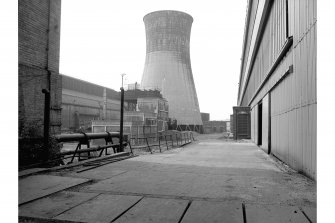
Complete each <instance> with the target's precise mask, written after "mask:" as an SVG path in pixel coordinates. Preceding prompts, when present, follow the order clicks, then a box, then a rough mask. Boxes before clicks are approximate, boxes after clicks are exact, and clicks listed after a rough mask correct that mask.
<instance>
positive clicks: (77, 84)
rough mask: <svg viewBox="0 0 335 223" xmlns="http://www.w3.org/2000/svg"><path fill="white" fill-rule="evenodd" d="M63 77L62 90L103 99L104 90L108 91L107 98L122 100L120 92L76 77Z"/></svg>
mask: <svg viewBox="0 0 335 223" xmlns="http://www.w3.org/2000/svg"><path fill="white" fill-rule="evenodd" d="M61 75H62V88H63V89H68V90H72V91H77V92H81V93H85V94H90V95H95V96H99V97H103V92H104V88H106V89H107V90H106V91H107V98H108V99H115V100H120V92H117V91H115V90H113V89H110V88H107V87H104V86H100V85H97V84H93V83H90V82H87V81H84V80H80V79H77V78H74V77H70V76H67V75H64V74H61Z"/></svg>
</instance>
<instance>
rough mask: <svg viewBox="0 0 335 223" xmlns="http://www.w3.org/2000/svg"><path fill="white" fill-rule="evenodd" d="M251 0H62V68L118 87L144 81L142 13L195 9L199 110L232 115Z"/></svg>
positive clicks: (194, 63)
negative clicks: (122, 82) (122, 80)
mask: <svg viewBox="0 0 335 223" xmlns="http://www.w3.org/2000/svg"><path fill="white" fill-rule="evenodd" d="M246 7H247V0H238V1H231V0H230V1H229V0H226V1H224V0H207V1H188V0H169V1H166V0H165V1H159V0H141V1H138V0H137V1H136V0H122V1H114V0H94V1H93V0H67V1H62V14H61V19H62V23H61V50H60V73H61V74H65V75H69V76H73V77H76V78H79V79H82V80H85V81H89V82H92V83H95V84H99V85H102V86H106V87H109V88H112V89H114V90H119V89H120V86H121V74H122V73H126V74H127V75H126V76H125V77H126V80H125V83H126V84H127V83H134V82H135V81H137V82H139V83H140V82H141V78H142V73H143V69H144V62H145V48H146V45H145V44H146V40H145V28H144V23H143V16H145V15H146V14H147V13H150V12H153V11H157V10H178V11H183V12H186V13H188V14H190V15H191V16H192V17H193V19H194V21H193V25H192V30H191V42H190V53H191V65H192V72H193V77H194V82H195V87H196V90H197V95H198V100H199V105H200V111H201V112H207V113H210V117H211V120H224V119H229V115H230V114H232V106H235V105H236V100H237V90H238V79H239V72H240V58H241V54H242V41H243V32H244V22H245V16H246Z"/></svg>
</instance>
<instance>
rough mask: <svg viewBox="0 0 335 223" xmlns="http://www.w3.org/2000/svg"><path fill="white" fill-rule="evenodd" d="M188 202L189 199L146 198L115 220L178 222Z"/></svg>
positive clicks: (126, 222) (125, 221)
mask: <svg viewBox="0 0 335 223" xmlns="http://www.w3.org/2000/svg"><path fill="white" fill-rule="evenodd" d="M187 204H188V201H187V200H175V199H161V198H144V199H142V200H141V201H140V202H139V203H138V204H136V205H135V206H134V207H133V208H131V209H130V210H129V211H127V212H126V213H125V214H124V215H122V216H121V217H120V218H118V219H117V220H116V221H115V222H118V223H119V222H124V223H130V222H135V223H137V222H141V223H146V222H166V223H168V222H171V223H172V222H173V223H177V222H178V221H179V219H180V218H181V216H182V214H183V212H184V210H185V209H186V207H187Z"/></svg>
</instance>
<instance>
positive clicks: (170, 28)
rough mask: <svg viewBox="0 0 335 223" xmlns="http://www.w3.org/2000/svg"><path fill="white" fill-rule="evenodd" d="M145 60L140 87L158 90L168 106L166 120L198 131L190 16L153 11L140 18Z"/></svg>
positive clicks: (198, 118) (199, 120)
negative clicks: (191, 54) (171, 120)
mask: <svg viewBox="0 0 335 223" xmlns="http://www.w3.org/2000/svg"><path fill="white" fill-rule="evenodd" d="M143 21H144V23H145V31H146V59H145V67H144V72H143V76H142V82H141V86H142V87H143V88H144V89H160V90H161V92H162V95H163V97H164V98H166V99H167V100H168V103H169V117H170V118H174V119H176V120H177V124H178V128H179V129H182V130H195V131H199V130H200V128H201V127H202V121H201V115H200V109H199V103H198V97H197V93H196V90H195V85H194V80H193V74H192V69H191V60H190V35H191V26H192V22H193V18H192V16H190V15H188V14H186V13H184V12H178V11H156V12H152V13H149V14H147V15H146V16H144V18H143Z"/></svg>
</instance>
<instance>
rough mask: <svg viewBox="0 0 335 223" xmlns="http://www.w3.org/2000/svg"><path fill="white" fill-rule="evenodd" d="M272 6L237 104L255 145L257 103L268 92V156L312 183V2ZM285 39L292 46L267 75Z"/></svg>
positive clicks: (278, 2)
mask: <svg viewBox="0 0 335 223" xmlns="http://www.w3.org/2000/svg"><path fill="white" fill-rule="evenodd" d="M272 2H273V3H272V7H271V11H270V14H269V17H268V21H267V23H266V25H265V29H264V33H263V37H262V39H261V43H260V45H259V49H258V52H257V55H256V59H255V61H254V63H253V67H252V71H251V74H250V79H249V82H248V83H247V85H246V91H245V94H244V95H243V96H242V95H241V92H240V97H243V98H242V100H241V104H240V105H242V106H248V105H250V106H251V107H252V111H251V137H252V139H253V140H254V141H256V140H257V134H258V130H257V117H258V114H257V113H258V111H257V104H258V103H259V102H260V101H261V100H262V98H263V97H264V96H266V95H267V94H269V95H270V99H271V100H270V118H271V124H270V125H271V126H270V128H271V130H270V133H271V152H272V153H273V154H274V155H275V156H277V157H278V158H280V159H281V160H283V161H284V162H286V163H288V164H289V165H290V166H292V167H293V168H294V169H296V170H298V171H302V172H304V173H305V174H307V175H308V176H310V177H312V178H314V179H316V117H317V116H316V112H317V99H316V38H317V35H316V32H317V31H316V21H317V19H316V0H308V1H307V0H295V1H290V0H289V1H286V0H276V1H272ZM286 4H287V5H286ZM287 9H288V10H287ZM286 10H287V11H286ZM286 13H288V15H287V16H288V22H287V23H286ZM286 24H288V27H287V26H286ZM286 30H287V31H288V32H287V31H286ZM289 36H293V44H292V46H291V47H290V48H289V50H288V52H287V53H286V54H285V55H284V57H283V58H280V60H279V63H278V65H277V67H275V69H274V71H273V73H269V71H270V69H271V68H272V66H273V65H274V62H275V61H276V59H277V58H278V56H279V54H280V52H281V51H282V49H283V47H284V45H285V43H286V42H287V37H289ZM247 41H250V38H249V39H248V40H247ZM245 57H247V55H245ZM244 66H245V65H244ZM290 66H293V71H292V70H291V71H290V69H289V68H290ZM243 74H244V73H243ZM267 75H269V76H268V79H266V77H267ZM242 79H243V78H242ZM264 80H265V81H264ZM263 81H264V83H263V84H264V85H263V86H262V87H261V88H260V89H259V91H257V90H258V88H259V87H260V86H261V84H262V82H263Z"/></svg>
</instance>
